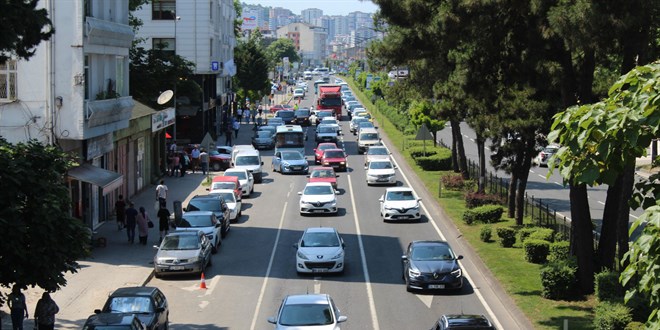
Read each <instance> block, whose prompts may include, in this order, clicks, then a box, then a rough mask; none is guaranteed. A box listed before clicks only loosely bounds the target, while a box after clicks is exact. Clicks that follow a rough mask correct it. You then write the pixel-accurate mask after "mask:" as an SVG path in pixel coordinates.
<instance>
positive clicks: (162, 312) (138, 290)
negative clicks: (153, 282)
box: [94, 286, 170, 330]
mask: <svg viewBox="0 0 660 330" xmlns="http://www.w3.org/2000/svg"><path fill="white" fill-rule="evenodd" d="M124 313H126V314H129V313H130V314H135V315H136V316H137V317H138V319H139V320H140V321H141V322H142V323H143V324H144V325H145V327H146V329H148V330H164V329H167V328H168V322H169V314H170V310H169V306H168V304H167V298H166V297H165V295H164V294H163V292H162V291H160V289H158V288H156V287H151V286H135V287H125V288H119V289H117V290H115V291H113V292H112V293H111V294H110V295H109V296H108V299H107V300H106V301H105V304H103V308H102V309H96V310H94V314H96V315H101V314H124ZM121 318H122V319H123V316H122V317H121ZM101 319H103V318H102V317H101V318H98V317H97V318H96V321H97V323H102V322H100V320H101ZM117 319H119V318H117ZM126 323H129V322H126ZM130 323H132V322H130Z"/></svg>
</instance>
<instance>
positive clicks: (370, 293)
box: [348, 174, 380, 330]
mask: <svg viewBox="0 0 660 330" xmlns="http://www.w3.org/2000/svg"><path fill="white" fill-rule="evenodd" d="M348 191H349V192H350V193H351V204H352V206H353V220H354V221H355V233H356V235H357V239H358V246H359V248H360V258H362V273H363V274H364V283H365V284H366V286H367V299H369V312H370V313H371V323H372V324H373V327H372V329H374V330H380V325H379V324H378V315H377V314H376V304H375V303H374V294H373V291H372V290H371V279H370V278H369V268H368V267H367V256H366V254H365V253H364V243H362V233H361V231H360V223H359V222H358V216H357V212H355V210H357V207H356V206H355V196H354V195H353V183H352V181H351V175H350V174H349V175H348Z"/></svg>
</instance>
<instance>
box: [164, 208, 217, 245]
mask: <svg viewBox="0 0 660 330" xmlns="http://www.w3.org/2000/svg"><path fill="white" fill-rule="evenodd" d="M175 224H176V229H177V230H178V231H194V232H197V231H201V232H203V233H204V235H205V236H206V238H208V239H209V242H211V253H214V254H215V253H218V248H219V247H220V245H222V233H221V230H222V226H221V224H220V221H218V218H216V217H215V213H213V212H211V211H189V212H183V215H182V216H181V220H178V221H177V222H175Z"/></svg>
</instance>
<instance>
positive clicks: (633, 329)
mask: <svg viewBox="0 0 660 330" xmlns="http://www.w3.org/2000/svg"><path fill="white" fill-rule="evenodd" d="M644 329H646V327H645V326H644V323H642V322H630V323H628V324H626V329H625V330H644Z"/></svg>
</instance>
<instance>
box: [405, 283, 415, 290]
mask: <svg viewBox="0 0 660 330" xmlns="http://www.w3.org/2000/svg"><path fill="white" fill-rule="evenodd" d="M406 291H408V292H413V288H411V287H410V286H409V285H408V284H407V283H406Z"/></svg>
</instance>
